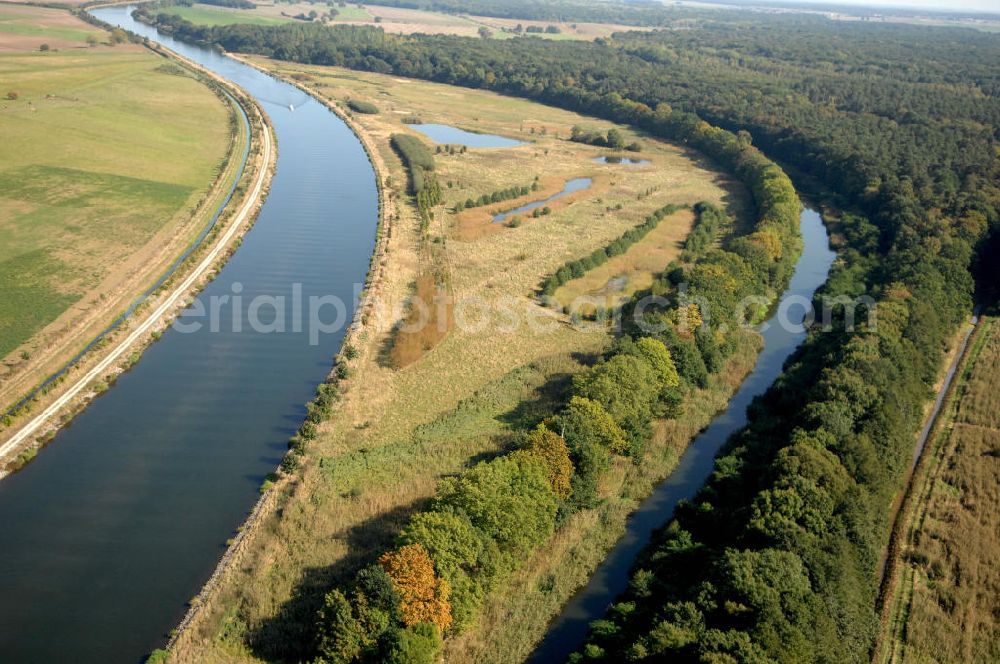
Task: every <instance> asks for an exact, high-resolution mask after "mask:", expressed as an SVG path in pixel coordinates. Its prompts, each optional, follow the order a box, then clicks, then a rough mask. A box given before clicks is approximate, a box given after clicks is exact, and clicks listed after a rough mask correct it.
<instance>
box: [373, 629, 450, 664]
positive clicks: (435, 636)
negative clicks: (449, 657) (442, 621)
mask: <svg viewBox="0 0 1000 664" xmlns="http://www.w3.org/2000/svg"><path fill="white" fill-rule="evenodd" d="M441 645H442V644H441V632H440V631H439V630H438V628H437V626H436V625H434V624H432V623H420V624H417V625H414V626H413V627H410V628H407V629H404V630H401V631H399V632H398V633H397V634H396V639H395V642H394V643H393V644H392V646H391V647H390V648H389V650H388V652H387V653H386V658H385V662H386V664H432V663H433V662H434V661H435V660H436V659H437V654H438V652H439V651H440V650H441Z"/></svg>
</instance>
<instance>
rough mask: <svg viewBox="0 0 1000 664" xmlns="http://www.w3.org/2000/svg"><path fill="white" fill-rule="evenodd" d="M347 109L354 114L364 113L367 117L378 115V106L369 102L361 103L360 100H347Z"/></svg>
mask: <svg viewBox="0 0 1000 664" xmlns="http://www.w3.org/2000/svg"><path fill="white" fill-rule="evenodd" d="M347 107H348V108H350V109H351V110H352V111H354V112H355V113H365V114H368V115H376V114H378V106H376V105H375V104H373V103H371V102H370V101H363V100H361V99H348V100H347Z"/></svg>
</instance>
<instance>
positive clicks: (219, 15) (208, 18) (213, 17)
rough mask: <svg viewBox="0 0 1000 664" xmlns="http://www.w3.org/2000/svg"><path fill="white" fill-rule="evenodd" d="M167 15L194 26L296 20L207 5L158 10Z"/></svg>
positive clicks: (290, 21) (270, 23) (267, 23)
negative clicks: (178, 17)
mask: <svg viewBox="0 0 1000 664" xmlns="http://www.w3.org/2000/svg"><path fill="white" fill-rule="evenodd" d="M160 11H161V12H164V13H167V14H175V15H177V16H180V17H181V18H183V19H185V20H188V21H191V22H192V23H194V24H195V25H208V26H216V25H234V24H237V23H239V24H245V25H281V24H283V23H292V22H295V20H296V19H293V18H290V17H288V18H286V17H283V16H267V15H264V14H261V13H258V12H256V11H255V10H246V9H227V8H224V7H212V6H209V5H194V6H191V7H182V6H176V7H164V8H163V9H161V10H160Z"/></svg>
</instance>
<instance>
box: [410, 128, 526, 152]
mask: <svg viewBox="0 0 1000 664" xmlns="http://www.w3.org/2000/svg"><path fill="white" fill-rule="evenodd" d="M410 126H411V127H413V128H414V129H416V130H417V131H419V132H420V133H421V134H423V135H424V136H426V137H427V138H429V139H431V140H432V141H434V142H435V143H441V144H443V145H466V146H468V147H470V148H513V147H517V146H518V145H526V143H525V142H524V141H518V140H515V139H513V138H507V137H506V136H497V135H496V134H477V133H475V132H472V131H465V130H464V129H459V128H458V127H452V126H451V125H443V124H413V125H410Z"/></svg>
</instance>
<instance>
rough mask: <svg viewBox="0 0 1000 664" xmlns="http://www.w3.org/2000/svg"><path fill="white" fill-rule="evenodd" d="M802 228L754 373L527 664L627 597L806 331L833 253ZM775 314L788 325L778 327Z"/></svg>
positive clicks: (811, 226) (816, 223) (810, 216)
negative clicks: (679, 508)
mask: <svg viewBox="0 0 1000 664" xmlns="http://www.w3.org/2000/svg"><path fill="white" fill-rule="evenodd" d="M800 226H801V229H802V239H803V243H804V247H803V251H802V255H801V256H800V257H799V261H798V263H797V264H796V266H795V274H794V275H793V276H792V280H791V282H790V283H789V286H788V289H787V290H786V291H785V292H784V294H783V296H782V301H783V302H784V304H783V305H781V306H779V308H778V310H777V311H776V312H775V315H774V316H772V317H771V318H770V319H769V320H768V321H766V323H765V326H766V329H765V330H764V331H763V337H764V350H763V351H761V353H760V355H759V356H758V358H757V363H756V364H755V365H754V368H753V371H752V372H751V373H750V375H749V376H747V378H746V380H744V381H743V384H742V385H741V386H740V388H739V390H737V392H736V394H735V395H734V396H733V398H732V399H731V400H730V402H729V405H728V407H727V408H726V410H725V411H724V412H722V413H721V414H719V415H717V416H716V417H715V419H714V420H712V423H711V424H710V425H709V427H708V428H707V429H705V431H703V432H702V433H701V434H699V435H698V436H697V437H696V438H695V439H694V440H693V441H692V442H691V445H690V446H689V447H688V448H687V450H686V451H685V452H684V454H683V455H682V456H681V460H680V462H679V463H678V465H677V468H676V469H675V470H674V472H673V473H672V474H671V475H670V476H669V477H668V478H667V479H665V480H664V481H663V482H661V483H660V485H659V486H657V487H656V489H655V490H654V491H653V494H652V495H651V496H650V497H649V498H647V499H646V500H645V501H643V503H642V505H640V506H639V509H638V510H636V511H635V512H634V513H633V514H632V515H631V516H630V517H629V519H628V521H627V523H626V525H625V534H624V535H623V536H622V538H621V539H620V540H618V543H617V544H616V545H615V548H614V549H612V550H611V552H610V554H609V555H608V556H607V558H605V559H604V562H603V563H601V565H600V566H599V567H598V568H597V571H596V572H594V574H593V576H591V578H590V582H589V583H588V584H587V585H586V586H584V587H583V588H582V589H580V590H579V591H578V592H577V594H576V595H575V596H574V597H573V598H572V599H571V600H570V601H569V603H568V604H567V605H566V606H565V607H563V611H562V613H561V614H560V615H559V616H558V617H557V618H556V619H555V620H554V621H553V622H552V624H551V625H550V626H549V631H548V632H547V633H546V635H545V637H544V638H543V639H542V642H541V643H540V644H539V645H538V647H537V648H536V649H535V652H534V653H533V654H532V656H531V657H530V658H529V660H528V661H529V662H531V663H532V664H543V663H548V662H563V661H565V660H566V657H567V656H568V655H569V654H570V653H572V652H573V651H575V650H577V649H578V648H579V647H580V646H581V645H582V643H583V639H584V638H585V637H586V635H587V629H588V626H589V625H590V623H591V622H592V621H594V620H597V619H599V618H603V617H604V614H605V612H606V611H607V609H608V607H609V606H610V605H611V603H612V602H614V600H615V598H617V597H618V596H619V595H621V594H622V593H623V592H625V589H626V588H627V586H628V581H629V578H630V574H629V573H630V571H631V569H632V563H633V561H634V560H635V558H636V556H637V555H638V554H639V553H640V552H641V551H642V550H643V549H644V548H645V547H646V545H647V544H648V543H649V539H650V536H651V535H652V533H653V531H654V530H656V529H657V528H659V527H660V526H662V525H664V524H666V523H667V522H668V521H669V520H670V518H671V516H672V514H673V510H674V507H676V505H677V503H678V502H680V501H681V500H683V499H686V498H691V497H693V496H694V495H695V493H696V492H697V491H698V489H700V488H701V486H702V485H703V484H704V483H705V481H706V480H707V479H708V477H709V475H710V474H711V472H712V465H713V462H714V460H715V455H716V453H717V452H718V451H719V449H720V448H721V447H722V445H723V444H724V443H725V442H726V440H727V439H728V438H729V436H730V435H731V434H732V433H733V432H735V431H737V430H738V429H740V428H741V427H743V426H744V425H745V424H746V423H747V406H749V405H750V402H751V401H753V399H754V397H757V396H758V395H761V394H763V393H764V392H765V391H766V390H767V388H768V387H770V386H771V383H773V382H774V380H775V379H776V378H777V377H778V376H779V375H780V374H781V369H782V366H783V365H784V363H785V360H787V359H788V357H789V356H790V355H791V354H792V353H793V352H794V351H795V349H796V348H798V347H799V345H800V344H801V343H802V342H803V341H804V340H805V336H806V335H805V332H804V331H802V330H801V329H794V326H798V327H801V323H802V320H803V319H804V316H805V309H804V308H803V307H802V305H801V303H808V302H809V301H810V300H811V299H812V296H813V293H815V292H816V289H817V288H819V287H820V286H822V285H823V283H824V282H825V281H826V277H827V274H828V273H829V272H830V266H831V265H832V264H833V259H834V257H835V254H834V253H833V251H831V250H830V247H829V238H828V236H827V234H826V228H825V227H824V226H823V222H822V221H821V220H820V216H819V214H818V213H817V212H814V211H813V210H804V211H803V212H802V217H801V223H800ZM782 307H787V308H786V309H782ZM778 316H781V317H782V318H783V319H785V320H787V321H788V322H790V323H792V324H793V326H781V325H777V324H776V319H777V317H778ZM789 328H791V329H789Z"/></svg>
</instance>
